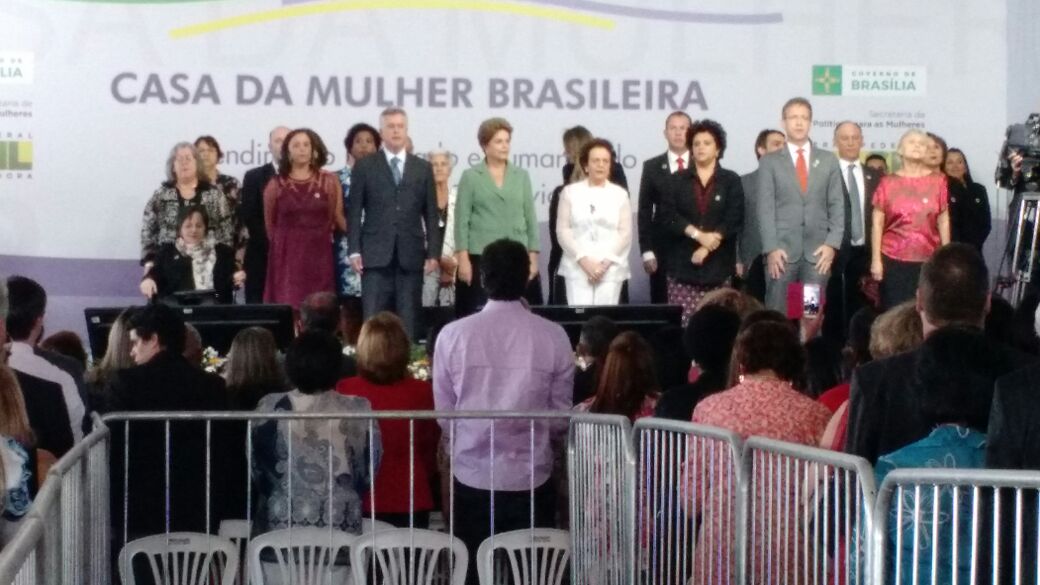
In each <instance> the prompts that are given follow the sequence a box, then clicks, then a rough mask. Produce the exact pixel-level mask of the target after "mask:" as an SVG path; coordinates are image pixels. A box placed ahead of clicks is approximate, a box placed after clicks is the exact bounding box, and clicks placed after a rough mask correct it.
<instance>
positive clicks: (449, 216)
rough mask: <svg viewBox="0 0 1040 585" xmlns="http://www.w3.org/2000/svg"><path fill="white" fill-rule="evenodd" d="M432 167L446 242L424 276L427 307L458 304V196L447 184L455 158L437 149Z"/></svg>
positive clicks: (432, 155) (439, 226)
mask: <svg viewBox="0 0 1040 585" xmlns="http://www.w3.org/2000/svg"><path fill="white" fill-rule="evenodd" d="M426 160H428V161H429V163H430V166H431V167H433V182H434V186H435V187H436V189H437V229H439V230H440V231H441V236H443V239H442V241H443V242H444V243H443V244H442V246H441V259H440V263H439V264H438V265H437V269H436V270H434V271H433V272H431V273H429V274H427V275H426V276H424V277H423V290H422V304H423V306H424V307H451V306H454V305H455V269H456V268H457V267H458V262H456V260H455V197H456V194H457V193H458V190H457V189H455V188H454V187H452V186H450V185H449V184H448V181H449V179H451V170H452V169H453V168H454V166H455V165H454V159H453V158H452V155H451V153H450V152H448V151H447V150H434V151H431V152H430V154H428V155H427V156H426Z"/></svg>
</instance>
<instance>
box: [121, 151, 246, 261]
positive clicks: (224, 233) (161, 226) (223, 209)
mask: <svg viewBox="0 0 1040 585" xmlns="http://www.w3.org/2000/svg"><path fill="white" fill-rule="evenodd" d="M198 205H201V206H202V207H204V208H205V209H206V216H207V217H208V218H209V220H210V225H209V229H210V231H212V233H213V237H214V239H215V240H216V241H217V243H220V244H224V245H227V246H231V245H233V243H234V239H233V235H234V229H235V218H234V216H233V215H232V213H231V207H230V206H229V205H228V201H227V197H225V195H224V194H223V193H221V192H220V190H219V189H217V188H216V187H214V186H213V185H210V184H209V183H208V182H207V181H206V177H205V175H203V169H202V162H201V159H200V158H199V151H198V150H197V149H196V148H195V146H194V145H193V144H192V143H190V142H178V143H177V144H176V145H175V146H174V147H173V149H171V150H170V156H169V157H168V158H167V159H166V181H165V182H163V184H162V185H160V186H159V188H158V189H156V191H155V193H153V194H152V197H151V199H149V200H148V204H147V205H145V207H144V217H143V219H142V222H141V223H142V225H141V264H142V265H143V266H144V267H145V272H148V271H149V270H151V268H152V266H154V263H155V255H156V253H158V251H159V248H160V247H161V246H162V245H163V244H172V243H174V242H176V240H177V232H178V229H179V227H180V226H179V225H178V222H177V217H178V216H179V215H180V212H181V209H183V208H185V207H192V206H198Z"/></svg>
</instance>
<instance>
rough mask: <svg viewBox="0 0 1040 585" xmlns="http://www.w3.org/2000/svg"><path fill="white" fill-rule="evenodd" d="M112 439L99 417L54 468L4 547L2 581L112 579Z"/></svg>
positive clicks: (31, 584) (22, 584)
mask: <svg viewBox="0 0 1040 585" xmlns="http://www.w3.org/2000/svg"><path fill="white" fill-rule="evenodd" d="M108 441H109V432H108V428H107V427H106V426H105V425H104V424H103V423H102V422H101V420H100V419H99V418H97V417H96V416H95V418H94V430H93V431H92V432H91V433H90V434H88V435H87V436H86V437H84V438H83V440H82V441H80V442H79V443H78V444H77V445H75V446H74V447H73V448H72V449H71V450H69V452H68V453H66V454H65V456H64V457H62V458H61V460H59V461H58V462H57V463H55V464H54V466H52V467H51V469H50V471H49V472H48V473H47V478H46V479H45V480H44V482H43V485H42V486H41V487H40V491H39V492H38V493H37V494H36V499H35V500H34V501H33V506H32V509H31V510H30V511H29V513H28V514H26V515H25V517H23V518H22V520H21V523H20V525H19V527H18V531H17V533H16V534H15V536H14V538H12V540H11V542H9V543H8V544H7V546H5V547H4V549H3V551H0V583H3V584H5V585H6V584H7V583H16V584H18V585H35V584H37V583H48V584H49V583H72V584H80V583H88V584H90V585H108V584H109V583H111V575H110V565H109V502H108V493H109V491H108V488H109V483H108V479H109V469H108V447H109V443H108Z"/></svg>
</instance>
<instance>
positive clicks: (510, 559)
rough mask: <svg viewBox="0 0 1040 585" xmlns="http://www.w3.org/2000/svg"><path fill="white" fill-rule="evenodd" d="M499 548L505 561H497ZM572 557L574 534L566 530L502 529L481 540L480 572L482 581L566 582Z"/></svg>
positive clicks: (489, 584) (490, 584)
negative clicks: (499, 532) (510, 530)
mask: <svg viewBox="0 0 1040 585" xmlns="http://www.w3.org/2000/svg"><path fill="white" fill-rule="evenodd" d="M496 551H502V552H503V553H504V554H503V555H502V556H504V557H505V560H506V562H505V563H495V552H496ZM570 557H571V537H570V533H568V532H567V531H566V530H556V529H553V528H533V529H527V530H514V531H512V532H503V533H502V534H496V535H494V536H492V537H489V538H487V539H486V540H485V541H484V542H482V543H480V548H479V549H478V550H477V574H478V575H479V576H480V585H501V584H504V583H508V584H510V585H563V582H564V576H565V575H566V574H567V566H568V564H569V562H570ZM507 567H508V569H507ZM507 570H508V573H507Z"/></svg>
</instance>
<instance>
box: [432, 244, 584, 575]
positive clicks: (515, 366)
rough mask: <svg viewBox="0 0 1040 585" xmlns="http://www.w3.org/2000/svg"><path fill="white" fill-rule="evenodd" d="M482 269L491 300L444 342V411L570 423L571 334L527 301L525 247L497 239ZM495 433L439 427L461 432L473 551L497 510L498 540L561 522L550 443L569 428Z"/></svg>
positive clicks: (514, 426)
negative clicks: (516, 414) (538, 416)
mask: <svg viewBox="0 0 1040 585" xmlns="http://www.w3.org/2000/svg"><path fill="white" fill-rule="evenodd" d="M480 269H481V273H482V276H483V281H484V287H485V290H486V291H487V293H488V298H489V299H490V300H489V301H488V303H487V304H486V305H485V306H484V308H483V309H482V310H481V311H480V312H478V313H475V314H473V315H470V316H468V317H464V318H462V319H459V320H458V321H455V322H453V323H450V324H448V325H446V326H445V327H444V329H442V330H441V334H440V336H439V337H438V339H437V358H436V359H435V360H434V362H433V391H434V403H435V404H436V407H437V410H439V411H444V412H453V411H463V410H501V411H520V412H527V411H546V410H555V411H560V414H561V415H562V416H566V414H567V411H568V410H569V409H570V407H571V397H572V396H573V392H574V354H573V353H572V352H571V344H570V341H569V340H568V339H567V333H566V332H565V331H564V330H563V327H561V326H560V325H558V324H556V323H552V322H551V321H549V320H547V319H543V318H542V317H539V316H537V315H534V314H532V313H531V312H530V311H529V310H528V309H527V308H526V307H525V306H524V303H523V302H521V298H522V297H523V295H524V291H525V289H526V288H527V279H528V276H529V274H530V272H529V258H528V256H527V248H526V247H525V246H524V245H523V244H520V243H518V242H513V241H510V240H497V241H495V242H492V243H491V244H489V245H488V246H487V247H486V248H484V253H483V255H482V262H481V264H480ZM491 427H492V422H491V421H487V420H460V421H454V420H447V419H445V420H442V421H441V428H442V431H443V432H444V433H445V434H449V435H451V434H452V432H454V435H453V436H454V447H453V453H452V459H453V467H454V482H455V483H454V486H455V487H454V490H455V503H454V505H455V506H456V507H457V509H460V510H466V513H465V514H456V515H455V535H456V536H458V537H459V538H461V539H462V541H463V542H465V543H466V546H468V547H469V549H470V550H471V551H475V550H477V548H478V547H479V546H480V543H481V542H483V541H484V539H485V538H487V537H488V536H489V535H490V530H489V527H490V526H491V525H492V518H491V511H492V509H493V510H494V527H495V531H496V532H498V533H501V532H506V531H509V530H518V529H522V528H530V527H531V523H532V519H533V523H534V525H535V526H537V527H552V526H553V524H554V522H553V520H554V515H555V510H556V504H555V501H556V494H555V493H554V492H555V490H554V488H553V482H552V481H550V477H549V476H550V474H551V472H552V467H553V452H552V441H551V440H552V438H553V436H552V435H556V436H558V437H560V436H562V434H563V432H564V431H565V429H566V424H564V421H562V420H561V421H558V422H557V421H538V422H534V423H530V422H528V421H505V420H500V421H497V422H495V423H494V428H495V434H494V437H495V440H494V442H492V441H491V433H490V430H491ZM492 470H496V471H497V473H492ZM532 487H533V488H534V493H533V494H532V493H531V491H530V490H531V489H532ZM492 498H494V499H493V501H494V504H495V505H494V508H492V507H491V502H492ZM532 504H533V508H534V509H533V510H532ZM469 574H471V575H473V580H472V581H470V583H476V555H471V556H470V573H469Z"/></svg>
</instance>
